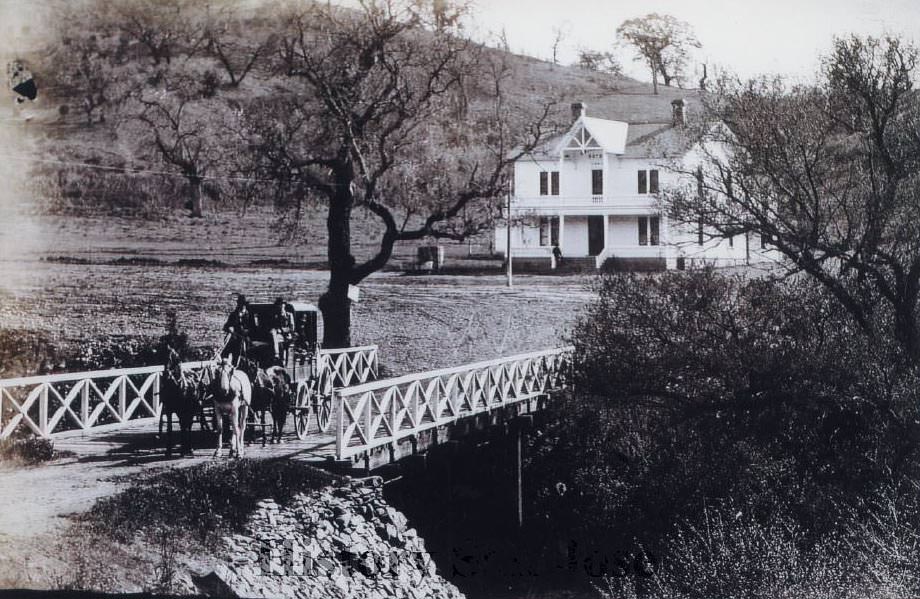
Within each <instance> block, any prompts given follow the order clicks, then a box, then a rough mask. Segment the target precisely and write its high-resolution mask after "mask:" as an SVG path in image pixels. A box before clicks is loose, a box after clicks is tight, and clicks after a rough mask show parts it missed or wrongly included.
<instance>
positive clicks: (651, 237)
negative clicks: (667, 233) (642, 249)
mask: <svg viewBox="0 0 920 599" xmlns="http://www.w3.org/2000/svg"><path fill="white" fill-rule="evenodd" d="M660 229H661V220H660V219H659V217H657V216H640V217H639V245H658V244H659V243H660V241H659V240H660Z"/></svg>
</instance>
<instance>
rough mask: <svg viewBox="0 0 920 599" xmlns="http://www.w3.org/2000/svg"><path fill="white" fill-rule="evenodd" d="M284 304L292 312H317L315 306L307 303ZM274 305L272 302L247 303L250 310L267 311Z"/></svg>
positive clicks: (317, 309)
mask: <svg viewBox="0 0 920 599" xmlns="http://www.w3.org/2000/svg"><path fill="white" fill-rule="evenodd" d="M285 303H286V304H287V305H288V306H290V307H291V309H292V310H294V312H319V308H317V307H316V306H314V305H313V304H310V303H308V302H285ZM274 305H275V304H274V302H250V303H249V307H250V308H256V309H261V308H265V309H268V308H271V307H272V306H274Z"/></svg>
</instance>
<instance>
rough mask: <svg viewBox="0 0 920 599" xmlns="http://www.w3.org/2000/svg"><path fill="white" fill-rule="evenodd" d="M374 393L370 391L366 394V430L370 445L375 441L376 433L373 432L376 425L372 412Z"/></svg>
mask: <svg viewBox="0 0 920 599" xmlns="http://www.w3.org/2000/svg"><path fill="white" fill-rule="evenodd" d="M373 395H374V393H373V392H372V391H368V392H367V393H365V394H364V430H365V433H364V434H365V435H366V438H367V442H368V443H370V442H371V441H373V440H374V431H372V430H371V426H373V424H374V415H373V413H372V412H371V403H372V402H371V397H373Z"/></svg>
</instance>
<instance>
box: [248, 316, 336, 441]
mask: <svg viewBox="0 0 920 599" xmlns="http://www.w3.org/2000/svg"><path fill="white" fill-rule="evenodd" d="M283 309H284V314H285V315H286V316H287V320H288V326H287V327H286V329H285V330H284V335H283V340H282V341H281V351H280V362H281V364H280V365H281V367H282V368H284V370H285V372H287V375H288V377H289V379H290V381H291V392H292V395H293V398H294V401H293V403H292V406H291V411H292V412H293V417H294V428H295V430H296V432H297V437H298V438H299V439H305V438H306V437H307V429H308V426H309V421H310V416H311V414H316V425H317V426H318V427H319V430H320V431H322V432H326V431H327V430H328V429H329V422H330V417H331V414H332V384H333V380H332V373H331V372H330V370H329V368H328V367H327V365H326V363H325V359H324V356H323V355H322V353H321V352H320V340H321V339H322V331H323V320H322V315H321V314H320V311H319V309H318V308H317V307H316V306H314V305H313V304H309V303H306V302H286V303H285V304H284V308H283ZM276 310H277V308H276V306H275V305H274V304H271V303H250V304H249V311H250V312H251V313H252V315H253V319H254V321H255V328H254V330H253V331H251V332H250V345H249V348H248V349H247V351H246V356H247V357H248V358H249V359H250V360H254V361H255V362H256V363H257V364H258V365H259V367H261V368H268V367H271V366H277V365H278V361H279V360H278V359H277V358H276V357H275V350H274V339H273V337H272V331H271V325H270V324H269V323H271V322H272V321H273V316H274V314H276Z"/></svg>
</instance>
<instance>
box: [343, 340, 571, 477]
mask: <svg viewBox="0 0 920 599" xmlns="http://www.w3.org/2000/svg"><path fill="white" fill-rule="evenodd" d="M571 352H572V348H571V347H565V348H560V349H552V350H546V351H542V352H535V353H529V354H521V355H517V356H511V357H508V358H500V359H497V360H490V361H486V362H476V363H473V364H467V365H465V366H458V367H455V368H446V369H443V370H434V371H429V372H422V373H418V374H412V375H408V376H403V377H398V378H393V379H385V380H381V381H375V382H371V383H367V384H363V385H357V386H349V387H345V388H342V389H336V390H335V392H334V396H335V403H336V407H337V408H338V424H337V427H336V454H337V456H338V458H339V459H345V458H349V457H352V456H355V455H358V454H361V453H363V452H366V451H367V450H369V449H373V448H375V447H380V446H382V445H388V444H392V443H396V442H398V441H399V440H400V439H404V438H407V437H411V436H413V435H417V434H418V433H420V432H422V431H424V430H427V429H430V428H433V427H436V426H442V425H445V424H450V423H452V422H455V421H457V420H460V419H462V418H466V417H468V416H473V415H475V414H479V413H482V412H488V411H490V410H494V409H496V408H500V407H503V406H506V405H509V404H513V403H516V402H520V401H524V400H527V399H532V398H534V397H537V396H540V395H544V394H546V393H547V392H548V391H551V390H553V389H555V388H558V387H560V386H561V385H562V384H563V383H564V380H563V375H564V373H565V370H566V367H567V365H568V363H569V357H570V355H571Z"/></svg>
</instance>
